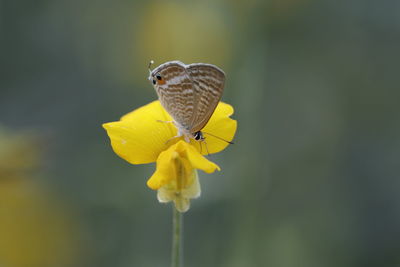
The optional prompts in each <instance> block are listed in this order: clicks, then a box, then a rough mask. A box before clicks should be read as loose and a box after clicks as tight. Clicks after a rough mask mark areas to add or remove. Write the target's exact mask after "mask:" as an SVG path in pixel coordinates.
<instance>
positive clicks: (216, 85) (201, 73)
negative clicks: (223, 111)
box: [186, 63, 225, 133]
mask: <svg viewBox="0 0 400 267" xmlns="http://www.w3.org/2000/svg"><path fill="white" fill-rule="evenodd" d="M186 70H187V72H188V73H189V76H190V78H191V79H192V81H193V88H194V92H195V93H194V97H195V100H194V111H195V112H193V114H192V118H191V123H190V126H191V132H192V133H194V132H197V131H200V130H201V129H203V127H204V126H205V125H206V124H207V122H208V120H209V119H210V118H211V115H212V114H213V113H214V110H215V108H216V107H217V105H218V102H219V101H220V100H221V96H222V92H223V90H224V84H225V74H224V72H223V71H222V70H220V69H218V68H217V67H215V66H213V65H210V64H202V63H196V64H190V65H188V66H187V68H186Z"/></svg>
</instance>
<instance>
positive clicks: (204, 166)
mask: <svg viewBox="0 0 400 267" xmlns="http://www.w3.org/2000/svg"><path fill="white" fill-rule="evenodd" d="M176 145H177V146H178V149H182V150H185V151H186V155H187V158H188V160H189V162H190V163H191V165H192V166H193V168H195V169H199V170H203V171H205V172H206V173H212V172H214V171H216V170H218V171H220V170H221V169H220V167H218V165H217V164H215V163H214V162H211V161H209V160H208V159H206V158H205V157H204V156H202V155H201V154H200V153H199V151H198V150H197V149H196V148H195V147H194V146H192V145H190V144H188V143H186V142H184V141H180V142H179V143H177V144H176Z"/></svg>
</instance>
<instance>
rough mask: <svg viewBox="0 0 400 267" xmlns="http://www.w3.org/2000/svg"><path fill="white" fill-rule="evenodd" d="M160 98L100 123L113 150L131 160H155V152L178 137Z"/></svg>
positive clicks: (143, 161)
mask: <svg viewBox="0 0 400 267" xmlns="http://www.w3.org/2000/svg"><path fill="white" fill-rule="evenodd" d="M157 120H161V121H172V119H171V117H170V116H169V115H168V113H167V112H166V111H165V110H164V108H163V107H162V106H161V104H160V102H159V101H154V102H151V103H150V104H147V105H145V106H143V107H141V108H138V109H136V110H134V111H132V112H130V113H128V114H127V115H125V116H123V117H122V118H121V120H120V121H116V122H110V123H105V124H103V127H104V129H106V131H107V134H108V136H109V137H110V140H111V146H112V148H113V150H114V152H115V153H116V154H117V155H119V156H120V157H121V158H123V159H125V160H126V161H128V162H130V163H132V164H143V163H150V162H154V161H156V159H157V157H158V155H159V154H160V153H161V152H162V151H164V150H166V149H167V148H168V147H169V146H170V145H172V144H174V143H176V142H177V141H178V140H179V139H177V138H175V139H172V140H171V138H173V137H174V136H176V134H177V130H176V128H175V126H174V125H173V124H172V123H165V122H158V121H157Z"/></svg>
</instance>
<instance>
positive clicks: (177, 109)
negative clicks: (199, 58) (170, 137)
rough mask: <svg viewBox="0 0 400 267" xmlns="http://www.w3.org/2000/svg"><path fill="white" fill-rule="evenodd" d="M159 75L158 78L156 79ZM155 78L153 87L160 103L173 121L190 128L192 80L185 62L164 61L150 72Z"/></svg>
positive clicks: (192, 99) (192, 98)
mask: <svg viewBox="0 0 400 267" xmlns="http://www.w3.org/2000/svg"><path fill="white" fill-rule="evenodd" d="M157 76H160V78H161V79H160V80H158V79H157ZM151 77H153V78H152V79H154V80H155V84H154V88H155V90H156V92H157V95H158V98H159V100H160V102H161V105H162V106H163V107H164V108H165V110H166V111H167V112H168V113H169V114H170V115H171V117H172V118H173V119H174V121H175V122H177V123H178V124H180V126H181V127H183V128H184V129H186V130H188V131H189V130H190V128H191V126H190V123H191V119H192V117H193V110H194V89H193V82H192V80H191V79H190V77H189V74H188V73H187V71H186V68H185V64H183V63H182V62H179V61H170V62H167V63H164V64H162V65H160V66H159V67H157V68H156V69H154V70H153V71H152V72H151V76H150V78H151Z"/></svg>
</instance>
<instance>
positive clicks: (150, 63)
mask: <svg viewBox="0 0 400 267" xmlns="http://www.w3.org/2000/svg"><path fill="white" fill-rule="evenodd" d="M152 64H154V60H150V62H149V66H148V67H147V68H148V69H149V73H150V74H151V69H150V67H151V65H152Z"/></svg>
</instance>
